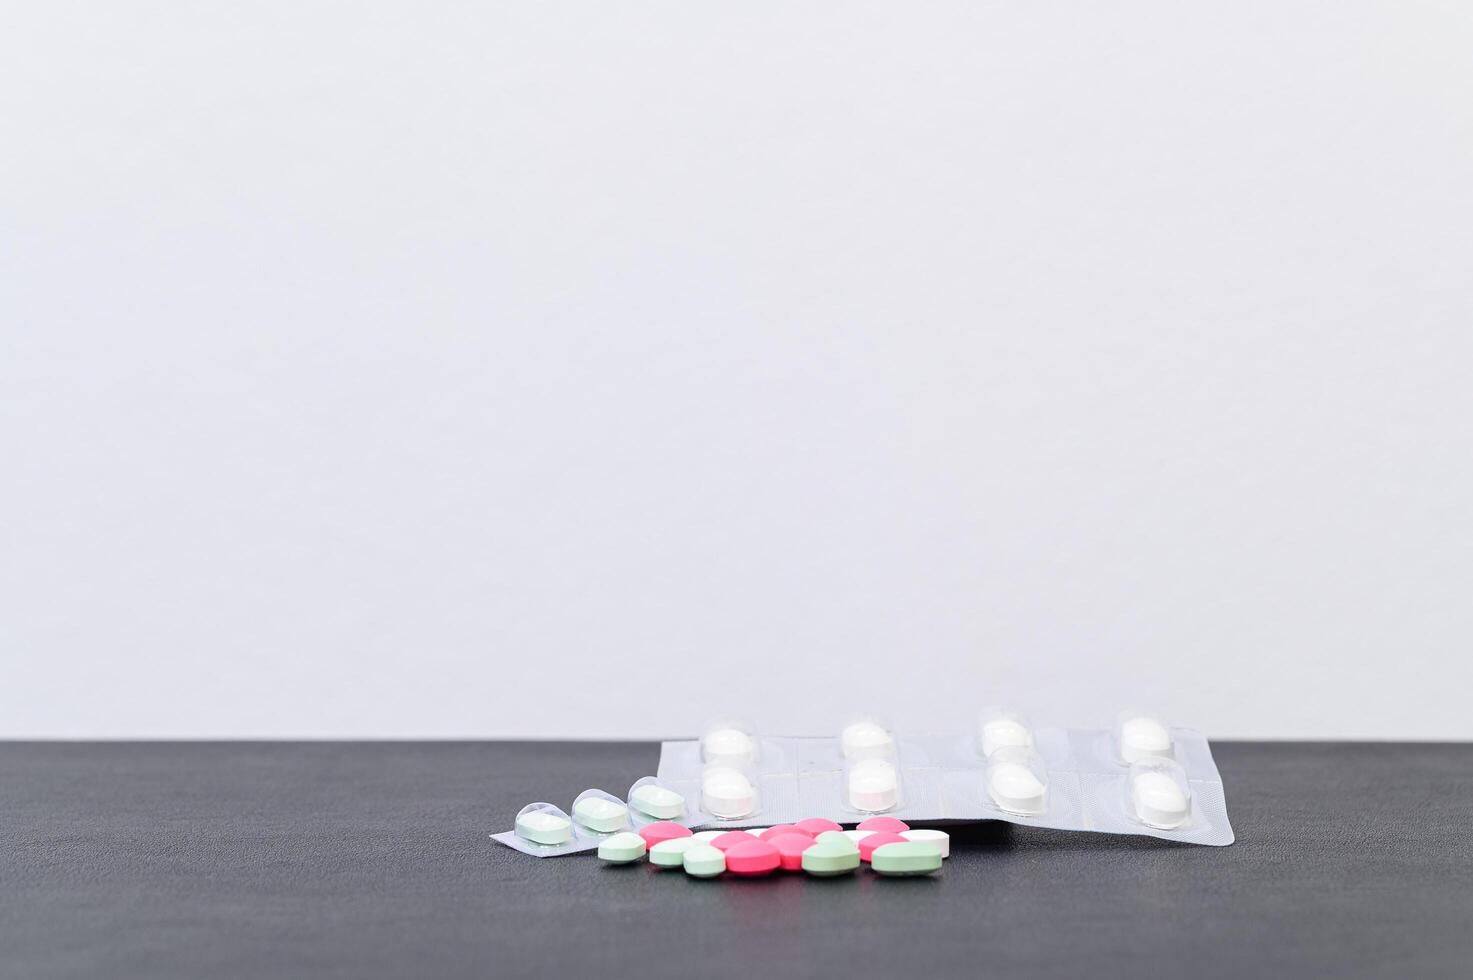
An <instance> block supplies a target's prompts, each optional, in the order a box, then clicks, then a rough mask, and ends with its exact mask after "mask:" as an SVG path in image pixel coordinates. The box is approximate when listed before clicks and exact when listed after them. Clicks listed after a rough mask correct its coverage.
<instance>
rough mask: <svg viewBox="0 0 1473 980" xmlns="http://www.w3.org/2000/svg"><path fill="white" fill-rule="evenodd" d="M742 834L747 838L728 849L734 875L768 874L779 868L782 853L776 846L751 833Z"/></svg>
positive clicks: (727, 868)
mask: <svg viewBox="0 0 1473 980" xmlns="http://www.w3.org/2000/svg"><path fill="white" fill-rule="evenodd" d="M742 836H743V837H745V838H747V839H746V840H745V841H742V842H740V843H737V844H733V845H732V846H730V847H728V848H727V849H726V870H727V871H730V872H731V873H732V874H734V875H768V874H772V873H773V872H774V871H776V870H777V869H778V866H779V865H781V864H782V855H781V853H780V852H779V851H778V849H777V847H776V846H774V845H773V844H770V843H768V842H767V841H765V840H758V839H757V838H755V837H753V836H752V835H751V834H743V835H742ZM720 839H721V838H719V837H718V838H717V840H720ZM712 843H713V844H714V843H715V841H712ZM800 865H801V859H800Z"/></svg>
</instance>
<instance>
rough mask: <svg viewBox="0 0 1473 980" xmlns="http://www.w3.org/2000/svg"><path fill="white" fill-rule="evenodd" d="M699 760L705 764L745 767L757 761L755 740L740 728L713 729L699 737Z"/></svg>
mask: <svg viewBox="0 0 1473 980" xmlns="http://www.w3.org/2000/svg"><path fill="white" fill-rule="evenodd" d="M701 758H702V759H703V760H704V761H706V762H735V763H740V764H742V765H745V764H747V763H749V762H755V761H756V759H757V740H756V739H754V738H753V737H752V736H751V735H748V734H747V733H746V732H744V731H742V730H741V729H740V728H729V727H728V728H715V729H712V730H711V731H709V732H707V733H706V734H705V735H703V736H701Z"/></svg>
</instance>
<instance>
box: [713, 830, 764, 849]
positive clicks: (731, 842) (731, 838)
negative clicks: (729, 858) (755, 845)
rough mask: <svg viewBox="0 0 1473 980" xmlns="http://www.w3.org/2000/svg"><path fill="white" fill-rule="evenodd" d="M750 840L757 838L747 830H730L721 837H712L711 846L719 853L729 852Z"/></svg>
mask: <svg viewBox="0 0 1473 980" xmlns="http://www.w3.org/2000/svg"><path fill="white" fill-rule="evenodd" d="M749 840H757V838H755V837H753V836H752V835H751V834H749V833H747V832H746V831H745V830H728V831H727V832H726V833H724V834H722V835H721V836H720V837H712V838H711V846H712V847H714V848H716V850H718V851H729V850H731V849H732V848H733V847H735V846H737V845H738V844H742V843H745V842H746V841H749Z"/></svg>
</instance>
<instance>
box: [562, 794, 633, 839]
mask: <svg viewBox="0 0 1473 980" xmlns="http://www.w3.org/2000/svg"><path fill="white" fill-rule="evenodd" d="M573 818H574V819H575V820H577V821H578V822H579V823H581V824H582V825H583V826H585V827H587V828H588V829H589V830H593V831H596V832H598V833H600V834H607V833H612V832H613V831H616V830H623V829H624V828H626V827H628V826H629V808H628V807H627V806H625V805H624V804H622V803H620V802H618V801H617V800H611V799H605V798H604V797H602V796H588V795H584V796H581V797H579V798H578V802H576V803H574V804H573Z"/></svg>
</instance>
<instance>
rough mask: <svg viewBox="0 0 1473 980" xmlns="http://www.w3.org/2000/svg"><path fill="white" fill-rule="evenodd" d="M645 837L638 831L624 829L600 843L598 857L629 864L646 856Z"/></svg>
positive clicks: (616, 862) (610, 862)
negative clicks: (637, 832)
mask: <svg viewBox="0 0 1473 980" xmlns="http://www.w3.org/2000/svg"><path fill="white" fill-rule="evenodd" d="M644 852H645V843H644V838H643V837H641V836H639V835H638V834H636V833H632V832H630V831H627V830H626V831H624V832H623V833H619V834H614V835H613V836H611V837H606V838H604V839H603V841H602V842H600V843H599V845H598V858H599V860H600V861H607V862H608V863H609V864H628V863H629V862H630V861H638V860H639V859H640V858H642V857H644Z"/></svg>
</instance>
